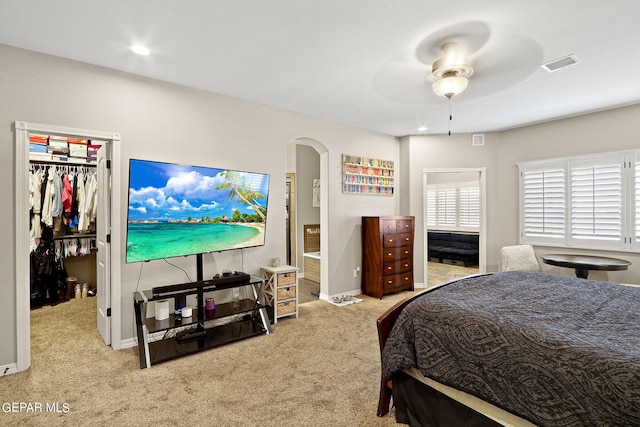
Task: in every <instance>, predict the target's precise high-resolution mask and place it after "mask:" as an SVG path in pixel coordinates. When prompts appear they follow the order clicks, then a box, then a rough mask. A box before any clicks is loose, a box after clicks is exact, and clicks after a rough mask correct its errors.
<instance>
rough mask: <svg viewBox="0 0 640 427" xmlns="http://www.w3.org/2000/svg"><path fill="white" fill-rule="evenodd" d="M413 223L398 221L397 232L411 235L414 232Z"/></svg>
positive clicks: (404, 220) (407, 220)
mask: <svg viewBox="0 0 640 427" xmlns="http://www.w3.org/2000/svg"><path fill="white" fill-rule="evenodd" d="M412 224H413V221H411V220H410V219H399V220H398V221H396V230H397V231H398V233H411V232H412V231H413V226H412Z"/></svg>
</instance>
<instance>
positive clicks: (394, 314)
mask: <svg viewBox="0 0 640 427" xmlns="http://www.w3.org/2000/svg"><path fill="white" fill-rule="evenodd" d="M423 293H424V292H421V293H419V294H417V295H414V296H412V297H409V298H407V299H404V300H402V301H400V302H398V303H396V304H395V305H394V306H393V307H391V308H390V309H388V310H387V311H385V312H384V313H382V315H381V316H380V317H378V320H377V322H376V325H377V328H378V340H379V341H380V361H382V350H384V345H385V343H386V342H387V338H389V334H390V333H391V328H393V325H394V324H395V323H396V320H397V319H398V316H399V315H400V313H401V312H402V310H404V308H405V307H406V306H407V304H409V303H410V302H411V301H413V300H415V299H416V298H418V297H420V296H421V295H422V294H423ZM392 389H393V384H392V382H391V380H388V381H387V380H386V379H385V378H384V375H382V372H381V373H380V397H379V399H378V416H379V417H383V416H385V415H387V414H388V413H389V402H391V391H392Z"/></svg>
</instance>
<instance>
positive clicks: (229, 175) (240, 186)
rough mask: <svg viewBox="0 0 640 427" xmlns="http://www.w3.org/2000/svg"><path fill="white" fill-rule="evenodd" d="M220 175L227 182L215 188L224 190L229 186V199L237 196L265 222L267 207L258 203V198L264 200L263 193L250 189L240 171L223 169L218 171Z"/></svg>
mask: <svg viewBox="0 0 640 427" xmlns="http://www.w3.org/2000/svg"><path fill="white" fill-rule="evenodd" d="M220 176H222V177H223V178H225V179H226V180H227V182H225V183H224V184H220V185H218V186H217V187H216V190H225V189H228V188H230V189H231V191H229V200H232V199H233V198H235V197H237V198H238V199H240V200H241V201H242V202H244V203H246V204H247V205H249V206H250V207H251V208H252V209H253V210H254V211H255V212H256V213H257V214H258V216H260V218H262V222H266V220H267V217H266V212H267V209H266V207H264V206H263V205H261V204H260V202H259V200H264V199H265V197H264V194H262V193H260V192H258V191H254V190H252V189H251V188H250V187H249V186H248V185H247V184H246V182H245V180H244V177H243V176H242V174H241V173H239V172H236V171H224V172H221V173H220Z"/></svg>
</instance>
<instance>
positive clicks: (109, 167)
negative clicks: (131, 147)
mask: <svg viewBox="0 0 640 427" xmlns="http://www.w3.org/2000/svg"><path fill="white" fill-rule="evenodd" d="M107 169H111V160H107Z"/></svg>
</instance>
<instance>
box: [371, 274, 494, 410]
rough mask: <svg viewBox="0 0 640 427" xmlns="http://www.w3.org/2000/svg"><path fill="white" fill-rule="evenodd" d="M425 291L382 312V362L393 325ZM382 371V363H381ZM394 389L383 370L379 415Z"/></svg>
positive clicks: (380, 334) (378, 325)
mask: <svg viewBox="0 0 640 427" xmlns="http://www.w3.org/2000/svg"><path fill="white" fill-rule="evenodd" d="M490 274H492V273H480V274H472V275H470V276H466V277H476V276H487V275H490ZM458 280H460V278H459V279H454V280H450V281H447V282H444V283H441V284H439V285H437V286H435V287H433V288H430V289H428V290H427V291H425V292H431V291H432V290H434V289H437V288H439V287H441V286H445V285H447V284H449V283H452V282H455V281H458ZM425 292H420V293H419V294H416V295H413V296H411V297H409V298H406V299H404V300H402V301H400V302H398V303H396V304H395V305H394V306H393V307H391V308H390V309H388V310H387V311H385V312H384V313H382V315H381V316H380V317H378V320H377V322H376V326H377V328H378V341H379V342H380V361H381V362H382V351H383V350H384V345H385V344H386V342H387V338H389V334H390V333H391V329H392V328H393V325H394V324H395V323H396V320H397V319H398V316H400V313H401V312H402V310H404V308H405V307H406V306H407V305H408V304H409V303H411V302H412V301H414V300H415V299H417V298H419V297H421V296H422V295H424V293H425ZM381 371H382V365H381ZM392 390H393V383H392V381H391V380H386V379H385V378H384V375H382V372H380V397H379V398H378V412H377V414H378V416H379V417H383V416H385V415H386V414H388V413H389V403H390V402H391V394H392Z"/></svg>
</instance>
